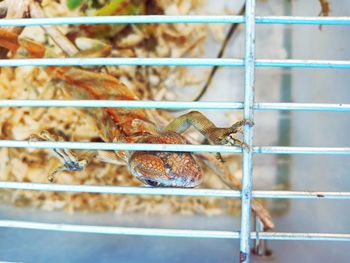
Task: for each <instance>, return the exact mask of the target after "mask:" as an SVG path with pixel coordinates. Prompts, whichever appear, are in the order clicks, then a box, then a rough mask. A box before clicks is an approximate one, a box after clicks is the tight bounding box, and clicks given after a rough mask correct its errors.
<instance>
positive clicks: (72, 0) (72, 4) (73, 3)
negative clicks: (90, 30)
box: [67, 0, 83, 10]
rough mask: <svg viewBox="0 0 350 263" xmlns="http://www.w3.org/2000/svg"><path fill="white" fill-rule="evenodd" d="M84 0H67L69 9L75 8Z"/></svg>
mask: <svg viewBox="0 0 350 263" xmlns="http://www.w3.org/2000/svg"><path fill="white" fill-rule="evenodd" d="M82 2H83V0H67V6H68V8H69V9H71V10H72V9H75V8H77V7H79V6H80V5H81V3H82Z"/></svg>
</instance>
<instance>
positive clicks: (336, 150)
mask: <svg viewBox="0 0 350 263" xmlns="http://www.w3.org/2000/svg"><path fill="white" fill-rule="evenodd" d="M253 152H254V153H257V154H317V155H324V154H328V155H349V154H350V147H290V146H263V147H254V149H253Z"/></svg>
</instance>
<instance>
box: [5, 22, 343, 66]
mask: <svg viewBox="0 0 350 263" xmlns="http://www.w3.org/2000/svg"><path fill="white" fill-rule="evenodd" d="M3 20H4V19H3ZM0 21H1V20H0ZM100 65H105V66H115V65H126V66H221V67H242V66H244V61H243V60H242V59H233V58H64V59H63V58H30V59H1V60H0V67H19V66H100ZM255 66H256V67H297V68H332V69H349V68H350V61H348V60H311V59H257V60H255Z"/></svg>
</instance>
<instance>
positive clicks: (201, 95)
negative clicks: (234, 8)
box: [193, 4, 245, 101]
mask: <svg viewBox="0 0 350 263" xmlns="http://www.w3.org/2000/svg"><path fill="white" fill-rule="evenodd" d="M244 14H245V4H244V5H243V6H242V7H241V10H240V11H239V13H238V15H239V16H242V15H244ZM238 26H239V24H237V23H236V24H231V26H230V29H229V31H228V32H227V35H226V37H225V39H224V41H223V42H222V45H221V48H220V51H219V53H218V55H217V56H216V58H222V57H223V55H224V52H225V50H226V47H227V45H228V43H229V41H230V39H231V37H232V36H233V34H234V32H236V30H237V28H238ZM218 68H219V66H213V67H212V69H211V71H210V74H209V76H208V78H207V81H206V82H205V84H204V86H203V88H202V90H201V92H200V93H199V94H198V95H197V97H196V98H195V99H193V101H198V100H200V99H201V98H202V97H203V95H204V94H205V93H206V91H207V90H208V88H209V86H210V84H211V82H212V80H213V77H214V75H215V73H216V71H217V70H218Z"/></svg>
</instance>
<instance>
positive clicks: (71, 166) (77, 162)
mask: <svg viewBox="0 0 350 263" xmlns="http://www.w3.org/2000/svg"><path fill="white" fill-rule="evenodd" d="M29 141H52V142H55V141H64V139H63V138H62V137H60V136H57V135H55V134H53V133H50V132H48V131H42V132H41V133H40V134H32V135H31V136H30V137H29ZM53 152H54V153H55V156H56V157H57V158H58V159H59V160H60V161H61V162H62V163H63V165H61V166H58V167H56V168H55V169H54V170H53V171H52V172H50V174H49V176H48V180H49V182H53V181H54V180H55V175H56V174H57V173H58V172H61V171H81V170H83V169H84V168H85V167H86V166H87V164H88V162H89V159H90V158H87V159H80V158H79V157H78V156H77V154H75V153H73V152H72V151H71V150H68V149H57V148H54V149H53Z"/></svg>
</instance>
